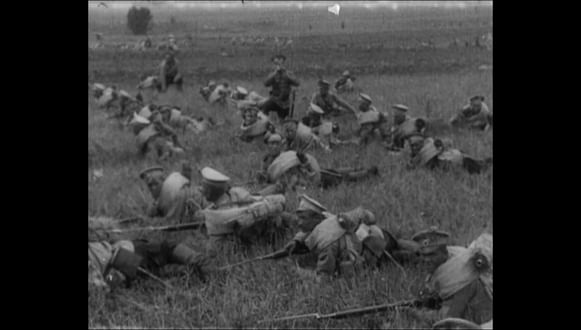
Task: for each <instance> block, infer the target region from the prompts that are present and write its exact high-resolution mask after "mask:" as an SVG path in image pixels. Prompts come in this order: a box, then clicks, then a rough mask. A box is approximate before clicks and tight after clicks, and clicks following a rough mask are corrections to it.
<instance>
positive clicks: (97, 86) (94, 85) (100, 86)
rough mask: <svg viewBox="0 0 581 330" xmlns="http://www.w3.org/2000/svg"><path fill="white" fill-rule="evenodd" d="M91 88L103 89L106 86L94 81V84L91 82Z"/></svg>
mask: <svg viewBox="0 0 581 330" xmlns="http://www.w3.org/2000/svg"><path fill="white" fill-rule="evenodd" d="M93 88H94V89H105V88H106V87H105V85H103V84H99V83H96V84H93Z"/></svg>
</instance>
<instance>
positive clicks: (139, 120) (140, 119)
mask: <svg viewBox="0 0 581 330" xmlns="http://www.w3.org/2000/svg"><path fill="white" fill-rule="evenodd" d="M131 123H136V124H149V123H151V122H150V121H149V119H147V118H145V117H143V116H140V115H138V114H137V113H135V112H134V113H133V120H131Z"/></svg>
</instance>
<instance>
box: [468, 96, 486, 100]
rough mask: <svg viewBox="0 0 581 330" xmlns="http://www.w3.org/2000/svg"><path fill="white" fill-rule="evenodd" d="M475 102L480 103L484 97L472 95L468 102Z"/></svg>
mask: <svg viewBox="0 0 581 330" xmlns="http://www.w3.org/2000/svg"><path fill="white" fill-rule="evenodd" d="M475 100H480V101H484V96H482V95H474V96H472V97H471V98H470V101H475Z"/></svg>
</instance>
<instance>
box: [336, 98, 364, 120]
mask: <svg viewBox="0 0 581 330" xmlns="http://www.w3.org/2000/svg"><path fill="white" fill-rule="evenodd" d="M333 98H334V99H335V102H336V103H337V104H339V105H340V106H342V107H344V108H347V109H349V110H350V111H351V112H353V114H354V115H355V116H357V113H358V111H357V109H355V108H354V107H353V106H352V105H351V104H349V103H347V102H346V101H345V100H343V99H342V98H340V97H339V96H337V95H335V94H333Z"/></svg>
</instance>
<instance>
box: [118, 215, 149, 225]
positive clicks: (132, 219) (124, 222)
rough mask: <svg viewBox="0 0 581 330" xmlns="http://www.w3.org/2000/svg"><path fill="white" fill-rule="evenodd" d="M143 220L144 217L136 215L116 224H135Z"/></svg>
mask: <svg viewBox="0 0 581 330" xmlns="http://www.w3.org/2000/svg"><path fill="white" fill-rule="evenodd" d="M143 219H144V217H142V216H139V215H138V216H134V217H129V218H124V219H121V220H118V221H117V223H118V224H126V223H130V222H135V221H138V220H143Z"/></svg>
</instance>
